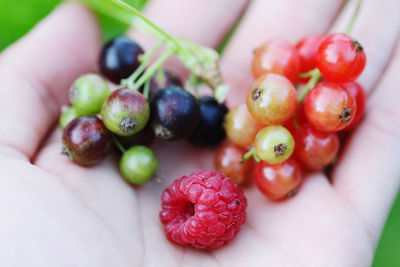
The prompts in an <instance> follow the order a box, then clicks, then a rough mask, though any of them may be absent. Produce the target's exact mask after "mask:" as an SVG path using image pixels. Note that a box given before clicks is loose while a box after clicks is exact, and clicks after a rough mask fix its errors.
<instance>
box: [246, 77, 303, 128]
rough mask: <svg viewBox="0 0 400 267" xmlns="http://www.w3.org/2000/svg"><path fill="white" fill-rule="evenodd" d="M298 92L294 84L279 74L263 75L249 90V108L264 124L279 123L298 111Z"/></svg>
mask: <svg viewBox="0 0 400 267" xmlns="http://www.w3.org/2000/svg"><path fill="white" fill-rule="evenodd" d="M296 105H297V93H296V89H295V88H294V86H293V84H292V83H291V82H290V81H289V80H288V79H286V78H285V77H284V76H282V75H279V74H267V75H264V76H261V77H260V78H259V79H258V80H256V81H255V83H254V84H253V85H252V87H251V88H250V90H249V93H248V95H247V108H248V109H249V112H250V113H251V114H252V115H253V117H254V118H255V119H256V120H257V121H258V122H259V123H260V124H264V125H271V124H272V125H279V124H282V123H284V122H286V121H287V120H288V119H289V118H291V117H292V116H293V114H294V112H295V111H296Z"/></svg>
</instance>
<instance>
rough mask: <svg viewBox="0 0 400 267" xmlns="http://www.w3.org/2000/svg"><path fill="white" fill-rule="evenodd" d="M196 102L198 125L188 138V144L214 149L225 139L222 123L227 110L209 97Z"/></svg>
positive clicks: (223, 105)
mask: <svg viewBox="0 0 400 267" xmlns="http://www.w3.org/2000/svg"><path fill="white" fill-rule="evenodd" d="M198 102H199V106H200V119H199V124H198V125H197V127H196V129H195V130H194V132H193V134H192V135H191V136H190V137H189V142H190V143H192V144H194V145H196V146H200V147H214V146H216V145H218V144H219V143H221V141H222V140H224V138H225V129H224V127H223V123H224V118H225V114H226V113H227V112H228V108H227V107H226V105H225V104H220V103H218V102H217V100H215V98H214V97H211V96H203V97H202V98H200V99H199V100H198Z"/></svg>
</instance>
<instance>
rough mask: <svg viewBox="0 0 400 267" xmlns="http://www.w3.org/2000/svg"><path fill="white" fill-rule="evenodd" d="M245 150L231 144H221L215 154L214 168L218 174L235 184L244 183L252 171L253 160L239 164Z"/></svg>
mask: <svg viewBox="0 0 400 267" xmlns="http://www.w3.org/2000/svg"><path fill="white" fill-rule="evenodd" d="M246 152H247V150H246V149H244V148H241V147H239V146H236V145H234V144H231V143H225V144H221V145H220V146H219V147H218V148H217V151H216V153H215V158H214V166H215V169H216V170H217V171H218V172H221V173H223V174H224V175H226V176H227V177H229V178H231V179H232V181H234V182H235V184H238V185H240V184H243V183H245V182H246V181H247V180H248V178H249V176H250V174H251V171H252V167H253V160H252V159H249V160H246V161H245V162H241V160H240V159H241V158H242V157H243V156H244V155H245V154H246Z"/></svg>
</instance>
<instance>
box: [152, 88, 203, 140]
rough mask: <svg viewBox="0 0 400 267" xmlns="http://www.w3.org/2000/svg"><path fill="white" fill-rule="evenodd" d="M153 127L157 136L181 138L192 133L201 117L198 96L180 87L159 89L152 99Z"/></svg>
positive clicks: (164, 138)
mask: <svg viewBox="0 0 400 267" xmlns="http://www.w3.org/2000/svg"><path fill="white" fill-rule="evenodd" d="M150 107H151V114H152V115H151V116H152V121H151V124H152V127H153V130H154V133H155V135H156V137H158V138H160V139H163V140H179V139H183V138H186V137H188V136H190V135H191V134H192V132H193V131H194V129H195V128H196V126H197V123H198V122H199V118H200V108H199V104H198V103H197V100H196V98H194V96H193V95H191V94H190V93H188V92H186V91H185V90H183V89H182V88H180V87H176V86H168V87H164V88H163V89H160V90H158V91H157V92H156V93H155V94H154V95H153V96H152V98H151V100H150Z"/></svg>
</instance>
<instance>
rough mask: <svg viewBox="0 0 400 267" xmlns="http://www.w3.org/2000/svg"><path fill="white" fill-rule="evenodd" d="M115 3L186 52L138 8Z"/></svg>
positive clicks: (122, 2) (120, 0)
mask: <svg viewBox="0 0 400 267" xmlns="http://www.w3.org/2000/svg"><path fill="white" fill-rule="evenodd" d="M112 1H113V2H114V3H116V4H117V5H119V6H121V7H123V8H125V9H127V10H129V11H131V12H132V13H133V14H135V15H136V16H138V17H139V18H140V19H141V20H143V21H144V22H145V23H146V24H147V25H149V26H150V27H151V28H152V29H153V30H154V31H156V32H157V33H159V34H160V35H162V36H164V38H165V39H166V40H168V41H170V42H171V43H172V44H174V45H175V47H176V48H178V49H180V50H184V48H183V47H182V46H181V44H180V43H179V42H178V41H177V40H176V39H175V38H174V37H172V36H171V35H169V34H168V33H166V32H165V31H163V30H162V29H161V28H160V27H158V26H157V25H155V24H154V23H153V22H151V21H150V20H149V19H148V18H146V17H145V16H143V15H142V13H140V11H139V10H137V9H136V8H134V7H133V6H131V5H130V4H128V3H126V2H125V1H123V0H112Z"/></svg>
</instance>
